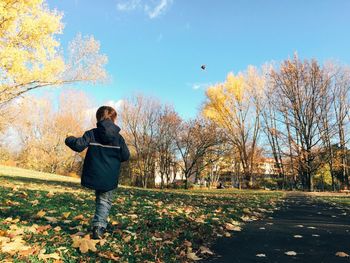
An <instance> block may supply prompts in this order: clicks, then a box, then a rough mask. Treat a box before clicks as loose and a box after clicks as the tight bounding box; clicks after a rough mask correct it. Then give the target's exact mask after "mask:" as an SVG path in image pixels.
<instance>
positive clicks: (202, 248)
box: [199, 246, 214, 255]
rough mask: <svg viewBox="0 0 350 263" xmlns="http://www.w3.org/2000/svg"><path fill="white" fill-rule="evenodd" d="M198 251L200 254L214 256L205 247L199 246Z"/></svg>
mask: <svg viewBox="0 0 350 263" xmlns="http://www.w3.org/2000/svg"><path fill="white" fill-rule="evenodd" d="M199 250H200V251H201V253H202V254H208V255H214V253H213V252H212V251H211V250H210V249H209V248H207V247H205V246H200V247H199Z"/></svg>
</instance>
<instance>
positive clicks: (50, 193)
mask: <svg viewBox="0 0 350 263" xmlns="http://www.w3.org/2000/svg"><path fill="white" fill-rule="evenodd" d="M54 195H55V193H54V192H52V191H50V192H48V193H47V194H46V197H48V198H51V197H53V196H54Z"/></svg>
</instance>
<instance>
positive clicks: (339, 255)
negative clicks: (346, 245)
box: [335, 251, 349, 258]
mask: <svg viewBox="0 0 350 263" xmlns="http://www.w3.org/2000/svg"><path fill="white" fill-rule="evenodd" d="M335 255H336V256H337V257H341V258H347V257H349V254H347V253H345V252H342V251H341V252H337V253H335Z"/></svg>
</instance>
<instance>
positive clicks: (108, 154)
mask: <svg viewBox="0 0 350 263" xmlns="http://www.w3.org/2000/svg"><path fill="white" fill-rule="evenodd" d="M96 119H97V128H94V129H92V130H89V131H86V132H85V133H84V135H83V136H82V137H80V138H76V137H74V136H68V137H67V138H66V140H65V143H66V145H67V146H68V147H69V148H71V149H72V150H73V151H76V152H81V151H83V150H84V149H86V148H88V150H87V153H86V156H85V160H84V165H83V173H82V177H81V185H82V186H85V187H88V188H90V189H93V190H95V196H96V199H95V200H96V211H95V216H94V218H93V220H92V238H93V239H100V238H102V236H103V234H104V232H105V230H106V226H107V217H108V215H109V211H110V209H111V206H112V201H113V190H114V189H115V188H117V186H118V177H119V172H120V164H121V162H124V161H127V160H128V159H129V157H130V153H129V149H128V147H127V146H126V144H125V141H124V138H123V137H122V136H121V135H120V134H119V132H120V128H119V127H118V126H117V125H116V124H115V121H116V119H117V113H116V111H115V110H114V109H113V108H112V107H109V106H102V107H100V108H99V109H98V110H97V112H96Z"/></svg>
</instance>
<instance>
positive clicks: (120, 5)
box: [117, 0, 142, 11]
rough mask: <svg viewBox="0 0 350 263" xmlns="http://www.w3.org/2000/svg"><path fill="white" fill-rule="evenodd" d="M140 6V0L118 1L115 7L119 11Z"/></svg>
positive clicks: (130, 9)
mask: <svg viewBox="0 0 350 263" xmlns="http://www.w3.org/2000/svg"><path fill="white" fill-rule="evenodd" d="M140 7H142V3H141V0H128V1H118V2H117V9H118V10H119V11H132V10H135V9H138V8H140Z"/></svg>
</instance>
